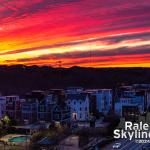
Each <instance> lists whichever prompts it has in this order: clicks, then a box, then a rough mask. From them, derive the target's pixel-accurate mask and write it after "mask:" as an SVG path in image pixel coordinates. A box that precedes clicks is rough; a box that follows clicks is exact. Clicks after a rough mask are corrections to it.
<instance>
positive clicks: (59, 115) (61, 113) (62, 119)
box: [52, 103, 71, 125]
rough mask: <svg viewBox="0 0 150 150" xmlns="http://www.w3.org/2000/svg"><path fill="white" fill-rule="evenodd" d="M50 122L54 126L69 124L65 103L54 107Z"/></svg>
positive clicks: (67, 108) (68, 114)
mask: <svg viewBox="0 0 150 150" xmlns="http://www.w3.org/2000/svg"><path fill="white" fill-rule="evenodd" d="M52 121H53V122H55V123H56V124H57V123H58V124H62V125H64V124H70V121H71V116H70V108H69V107H68V106H67V105H66V104H65V103H61V104H57V105H56V106H54V108H53V115H52Z"/></svg>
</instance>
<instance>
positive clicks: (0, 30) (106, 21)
mask: <svg viewBox="0 0 150 150" xmlns="http://www.w3.org/2000/svg"><path fill="white" fill-rule="evenodd" d="M0 2H1V3H0V20H1V24H0V65H16V64H24V65H39V66H41V65H48V66H53V67H57V66H59V65H62V66H63V67H71V66H82V67H150V59H149V58H150V50H149V48H150V20H149V18H150V9H149V7H150V0H137V1H136V2H135V1H134V0H130V1H129V0H122V1H118V0H108V1H102V0H55V1H54V0H33V1H29V0H27V1H19V2H18V1H17V0H14V1H9V0H7V1H6V0H0Z"/></svg>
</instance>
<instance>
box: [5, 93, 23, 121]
mask: <svg viewBox="0 0 150 150" xmlns="http://www.w3.org/2000/svg"><path fill="white" fill-rule="evenodd" d="M4 113H5V114H7V115H8V116H9V117H10V118H11V119H14V120H16V121H20V120H21V100H20V98H19V96H16V95H12V96H6V103H5V111H4Z"/></svg>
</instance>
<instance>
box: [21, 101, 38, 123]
mask: <svg viewBox="0 0 150 150" xmlns="http://www.w3.org/2000/svg"><path fill="white" fill-rule="evenodd" d="M37 108H38V102H37V101H26V102H24V103H22V111H21V114H22V117H21V118H22V123H24V124H29V123H33V122H34V123H35V122H36V121H37Z"/></svg>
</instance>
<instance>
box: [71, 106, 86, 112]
mask: <svg viewBox="0 0 150 150" xmlns="http://www.w3.org/2000/svg"><path fill="white" fill-rule="evenodd" d="M79 110H80V111H87V107H85V108H81V107H80V109H79ZM73 111H76V109H75V108H73Z"/></svg>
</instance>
